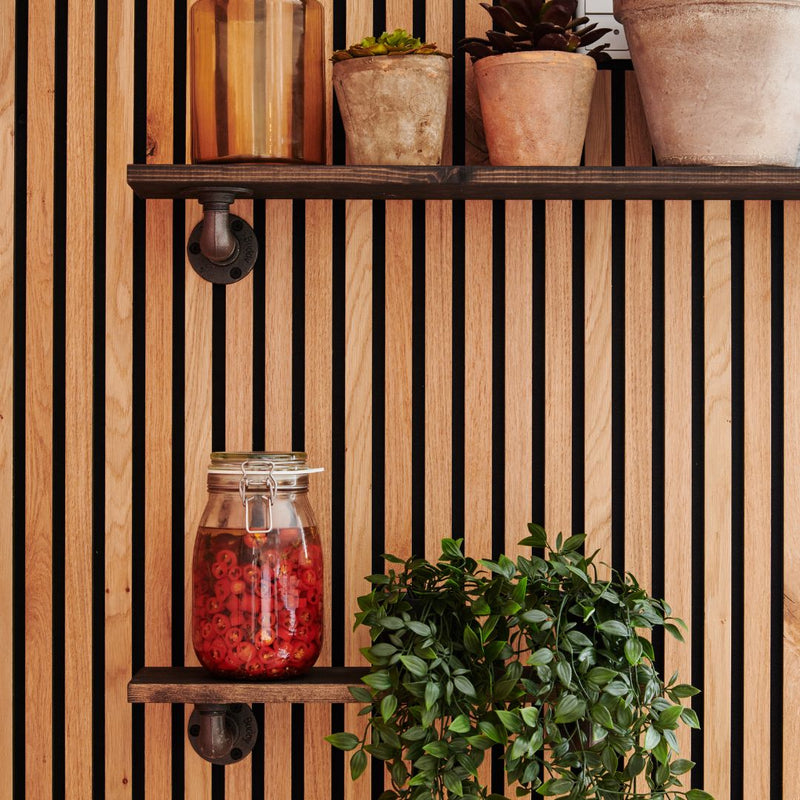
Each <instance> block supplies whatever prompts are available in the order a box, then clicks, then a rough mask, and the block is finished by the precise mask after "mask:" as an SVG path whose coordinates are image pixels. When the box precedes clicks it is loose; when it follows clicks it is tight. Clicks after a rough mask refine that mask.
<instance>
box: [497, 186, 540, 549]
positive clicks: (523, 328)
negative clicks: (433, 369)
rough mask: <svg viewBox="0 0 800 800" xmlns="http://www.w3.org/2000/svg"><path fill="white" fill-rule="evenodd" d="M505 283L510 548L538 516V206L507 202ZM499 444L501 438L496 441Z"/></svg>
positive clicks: (507, 498)
mask: <svg viewBox="0 0 800 800" xmlns="http://www.w3.org/2000/svg"><path fill="white" fill-rule="evenodd" d="M505 258H506V287H505V311H506V313H505V320H503V323H504V327H505V391H506V405H505V423H506V424H505V430H506V436H505V442H504V452H505V486H506V492H505V495H506V496H505V529H506V534H505V552H506V553H507V554H508V556H509V557H511V558H513V557H514V556H516V555H520V554H522V553H523V552H525V551H526V550H527V548H521V547H518V545H517V542H518V541H519V540H520V539H522V538H523V536H525V535H526V534H527V524H528V523H529V522H532V521H534V520H533V486H532V482H533V481H532V475H533V434H532V430H533V393H532V391H531V389H532V386H533V207H532V204H531V203H530V202H526V201H524V200H522V201H510V202H508V203H506V252H505ZM494 444H495V446H497V447H499V446H500V445H501V443H500V442H495V443H494Z"/></svg>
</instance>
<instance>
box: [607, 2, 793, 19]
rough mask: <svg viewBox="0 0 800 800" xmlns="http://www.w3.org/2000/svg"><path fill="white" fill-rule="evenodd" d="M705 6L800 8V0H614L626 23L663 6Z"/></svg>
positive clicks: (619, 17)
mask: <svg viewBox="0 0 800 800" xmlns="http://www.w3.org/2000/svg"><path fill="white" fill-rule="evenodd" d="M703 6H717V7H720V6H721V7H723V8H724V7H728V6H772V7H775V8H781V7H783V8H797V9H800V0H614V16H615V17H616V18H617V19H618V20H619V21H620V22H621V23H622V24H623V25H624V24H625V18H626V17H629V16H632V15H635V14H640V13H646V12H648V11H656V10H659V9H663V8H679V9H683V10H687V9H690V8H697V7H703Z"/></svg>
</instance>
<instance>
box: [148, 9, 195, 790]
mask: <svg viewBox="0 0 800 800" xmlns="http://www.w3.org/2000/svg"><path fill="white" fill-rule="evenodd" d="M172 21H173V12H172V5H171V4H170V3H166V2H163V0H162V1H161V2H154V3H150V4H149V5H148V11H147V150H148V153H149V155H148V161H150V162H151V163H162V164H169V163H172V161H173V147H172V136H173V128H174V119H173V108H172V84H173V73H174V70H173V63H172V57H171V56H172V52H173V40H174V27H173V24H172ZM146 220H147V221H146V237H147V239H146V264H147V272H146V276H147V277H146V279H145V280H146V294H145V378H144V380H145V403H146V404H147V409H148V413H147V415H146V417H145V436H144V450H145V463H146V464H147V471H146V474H145V479H144V487H145V488H144V493H145V514H144V529H145V530H144V538H145V542H144V555H145V570H144V574H145V592H144V593H145V597H144V604H145V605H144V607H145V621H144V628H145V633H144V638H145V643H144V650H145V663H146V664H169V663H171V639H172V598H171V597H170V592H169V587H170V586H171V585H172V564H171V561H172V543H171V538H170V536H169V527H168V526H167V525H165V524H164V522H165V520H166V519H169V509H170V508H171V506H172V454H171V446H170V442H171V441H172V364H171V353H172V288H173V287H172V269H171V268H170V267H171V264H172V202H171V201H167V200H160V201H159V200H155V201H153V200H150V201H148V202H147V218H146ZM188 607H189V608H191V605H189V606H188ZM145 743H146V747H147V757H146V758H145V791H146V792H147V793H153V792H163V791H166V792H168V791H169V787H170V786H171V784H172V730H171V709H170V708H169V707H168V706H163V707H155V708H152V707H147V708H145Z"/></svg>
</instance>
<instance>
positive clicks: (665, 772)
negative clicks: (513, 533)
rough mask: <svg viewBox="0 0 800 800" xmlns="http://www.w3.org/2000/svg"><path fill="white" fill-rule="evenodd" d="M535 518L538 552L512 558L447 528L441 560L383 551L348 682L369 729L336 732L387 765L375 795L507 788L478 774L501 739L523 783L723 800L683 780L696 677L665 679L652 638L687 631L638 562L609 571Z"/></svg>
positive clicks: (486, 799)
mask: <svg viewBox="0 0 800 800" xmlns="http://www.w3.org/2000/svg"><path fill="white" fill-rule="evenodd" d="M529 530H530V536H528V537H527V538H526V539H523V540H522V541H521V542H520V544H521V545H523V546H530V547H533V548H536V549H535V550H534V551H533V552H532V553H530V554H529V555H528V556H520V557H518V558H517V559H516V561H513V560H512V559H510V558H507V557H506V556H500V557H499V559H497V560H496V561H489V560H481V561H476V560H474V559H472V558H468V557H465V556H464V554H463V552H462V550H461V543H462V540H453V539H445V540H443V541H442V555H441V556H440V558H439V560H438V562H436V563H430V562H428V561H426V560H425V559H423V558H410V559H408V560H405V561H404V560H401V559H399V558H397V557H396V556H391V555H386V556H384V559H385V560H386V561H387V562H388V573H387V574H377V575H370V576H369V578H368V580H369V581H370V583H371V584H372V591H371V592H369V593H368V594H366V595H364V596H362V597H359V598H358V605H359V608H360V611H359V612H358V613H357V614H356V627H358V626H364V627H366V628H368V629H369V632H370V637H371V646H370V647H366V648H364V649H363V650H362V653H363V654H364V657H365V658H366V659H367V661H368V662H369V663H370V664H371V668H370V671H369V673H368V674H367V675H365V676H364V678H363V679H362V680H363V683H364V685H363V686H356V687H352V688H351V690H350V691H351V692H352V694H353V697H354V698H355V700H357V701H359V702H363V703H364V704H365V705H364V708H363V709H362V710H361V714H362V715H365V729H364V730H363V732H361V733H360V734H356V733H335V734H332V735H331V736H329V737H327V740H328V741H329V742H330V743H331V744H332V745H333V746H334V747H337V748H339V749H341V750H346V751H351V753H352V755H351V756H350V773H351V777H352V778H353V780H355V779H357V778H358V777H359V776H360V775H361V774H362V773H363V772H364V770H365V769H366V766H367V762H368V758H367V754H371V755H372V756H373V757H374V758H377V759H379V760H381V761H384V762H385V764H386V769H387V771H388V773H389V775H390V777H391V788H389V789H387V790H386V791H385V792H384V793H383V794H382V795H381V798H380V800H446V798H449V799H450V800H456V798H459V799H460V800H503V798H502V796H501V795H496V794H489V790H488V789H487V787H486V786H484V785H482V784H481V782H480V779H479V773H478V771H477V768H478V766H479V765H480V764H481V762H482V761H483V760H484V757H485V755H486V754H487V752H491V750H492V748H493V747H497V748H498V749H502V754H503V755H502V758H503V762H504V768H505V771H506V773H507V777H508V780H509V782H517V783H519V784H520V786H519V788H518V790H517V794H518V795H525V796H530V793H531V791H534V792H536V793H537V795H543V796H545V797H551V796H553V797H558V798H560V800H624V798H629V799H631V798H637V800H646V799H647V798H652V800H674V798H678V797H682V798H685V799H686V800H713V798H712V797H711V795H709V794H708V793H706V792H704V791H702V790H701V789H694V788H693V789H688V790H685V789H683V788H681V786H680V782H681V780H682V778H680V776H682V775H684V774H685V773H687V772H688V771H689V770H691V768H692V767H693V766H694V764H693V762H692V761H689V760H687V759H682V758H677V755H676V754H677V750H678V743H677V738H676V735H675V732H676V730H677V729H678V727H679V726H680V725H687V726H689V727H691V728H696V727H699V726H698V718H697V715H696V714H695V712H694V711H693V710H692V709H691V708H690V707H689V706H687V705H685V704H684V702H683V700H684V698H689V697H692V696H693V695H695V694H697V689H695V688H694V687H692V686H690V685H688V684H682V683H679V682H678V677H677V674H675V675H673V676H672V678H670V679H669V681H666V682H665V681H664V680H663V679H662V678H661V677H660V675H659V672H658V670H657V669H656V666H655V664H654V658H655V657H654V652H653V645H652V643H651V641H650V639H649V635H648V634H649V631H651V630H653V629H654V628H657V627H662V628H663V629H664V630H666V631H667V632H668V633H670V634H672V635H673V636H676V637H678V638H681V634H680V630H679V628H678V627H677V625H680V624H682V623H681V622H680V620H677V619H675V618H673V617H672V616H671V611H670V608H669V606H668V605H667V604H666V603H665V602H664V601H662V600H656V599H653V598H651V597H649V596H648V594H647V592H646V591H645V590H644V589H643V588H642V587H641V586H640V585H639V584H638V583H637V582H636V580H635V578H634V577H633V576H632V575H630V574H628V575H626V576H625V577H624V578H623V577H622V576H620V575H619V574H618V573H616V572H611V573H610V574H609V575H608V576H607V577H606V576H603V577H600V576H599V575H598V573H597V569H596V568H595V564H594V558H595V556H596V553H595V554H593V555H589V556H587V555H584V554H583V553H582V552H581V550H582V546H583V544H584V542H585V538H586V537H585V536H584V535H579V536H572V537H569V538H567V539H566V540H563V539H562V537H561V535H560V534H559V536H558V538H557V541H556V545H555V548H551V547H550V545H549V543H548V540H547V535H546V534H545V532H544V530H543V529H542V528H541V527H540V526H538V525H530V526H529ZM542 548H543V549H544V553H543V554H545V555H546V556H547V557H546V558H543V557H541V556H540V555H537V553H542Z"/></svg>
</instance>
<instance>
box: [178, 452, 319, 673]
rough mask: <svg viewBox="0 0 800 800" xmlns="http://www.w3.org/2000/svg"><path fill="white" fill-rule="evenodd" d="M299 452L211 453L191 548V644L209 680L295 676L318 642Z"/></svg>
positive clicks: (305, 471) (304, 472) (315, 545)
mask: <svg viewBox="0 0 800 800" xmlns="http://www.w3.org/2000/svg"><path fill="white" fill-rule="evenodd" d="M319 471H320V470H318V469H311V468H309V467H307V466H306V454H305V453H212V454H211V465H210V467H209V470H208V504H207V505H206V508H205V511H204V512H203V516H202V519H201V520H200V526H199V528H198V531H197V538H196V540H195V546H194V561H193V566H192V584H193V598H192V641H193V644H194V650H195V653H196V654H197V657H198V659H199V660H200V663H201V664H202V665H203V666H204V667H205V668H206V669H207V670H208V671H209V672H211V673H212V674H214V675H217V676H219V677H228V678H230V677H234V678H250V679H256V680H267V679H273V678H284V677H290V676H292V675H299V674H302V673H303V672H306V671H307V670H308V669H310V668H311V666H312V665H313V664H314V662H315V661H316V660H317V656H318V655H319V651H320V648H321V646H322V586H323V580H322V575H323V573H322V548H321V546H320V540H319V534H318V532H317V528H316V524H315V522H314V515H313V513H312V511H311V506H310V505H309V502H308V475H309V473H311V472H319Z"/></svg>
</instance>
